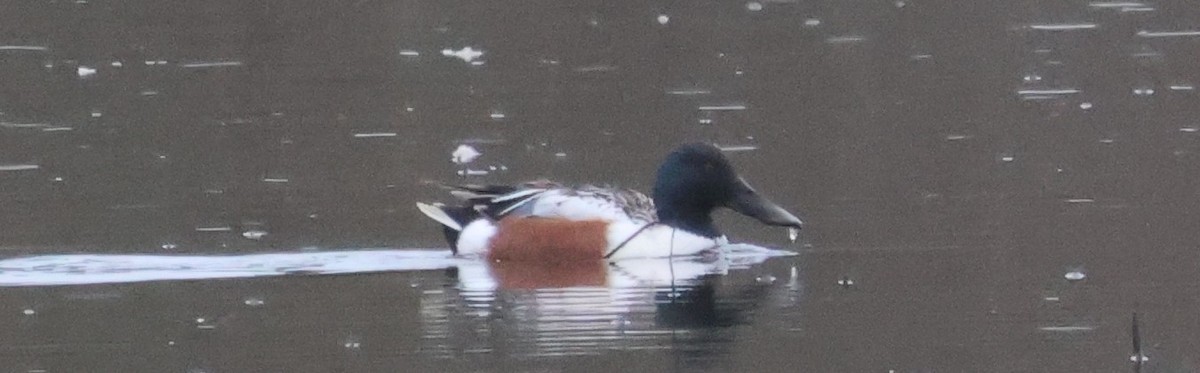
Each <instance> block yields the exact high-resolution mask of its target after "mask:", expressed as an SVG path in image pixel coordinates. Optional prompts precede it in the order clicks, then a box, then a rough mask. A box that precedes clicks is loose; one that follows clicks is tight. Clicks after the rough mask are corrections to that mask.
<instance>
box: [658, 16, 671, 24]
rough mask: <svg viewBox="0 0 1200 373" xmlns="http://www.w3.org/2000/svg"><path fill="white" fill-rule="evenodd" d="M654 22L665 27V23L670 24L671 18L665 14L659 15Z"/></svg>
mask: <svg viewBox="0 0 1200 373" xmlns="http://www.w3.org/2000/svg"><path fill="white" fill-rule="evenodd" d="M655 20H656V21H658V24H660V25H665V24H667V22H671V17H670V16H668V15H666V14H659V15H658V18H655Z"/></svg>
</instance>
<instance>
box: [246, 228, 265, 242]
mask: <svg viewBox="0 0 1200 373" xmlns="http://www.w3.org/2000/svg"><path fill="white" fill-rule="evenodd" d="M266 236H267V231H264V230H261V229H251V230H248V231H245V232H242V237H245V238H247V239H251V240H255V241H257V240H261V239H263V237H266Z"/></svg>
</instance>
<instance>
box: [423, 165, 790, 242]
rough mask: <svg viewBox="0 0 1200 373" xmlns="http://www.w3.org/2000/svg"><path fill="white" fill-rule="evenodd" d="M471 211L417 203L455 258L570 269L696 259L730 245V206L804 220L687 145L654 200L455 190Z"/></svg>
mask: <svg viewBox="0 0 1200 373" xmlns="http://www.w3.org/2000/svg"><path fill="white" fill-rule="evenodd" d="M448 188H450V189H451V194H453V195H455V196H456V197H459V198H460V199H462V200H463V201H464V202H465V203H464V205H462V206H455V207H448V206H443V205H428V204H422V203H418V208H419V209H420V210H421V212H423V213H425V214H426V215H427V216H429V217H430V218H432V219H434V220H436V221H438V222H440V223H442V224H443V225H444V226H445V228H444V230H445V232H446V238H447V241H448V243H449V244H450V246H451V249H452V250H455V251H456V253H458V254H460V255H478V256H483V255H486V256H488V257H489V258H491V259H495V260H537V261H571V260H583V259H600V258H608V259H623V258H647V257H666V256H680V255H697V254H701V253H704V252H705V251H709V250H714V249H715V248H716V247H717V246H719V245H722V244H725V243H727V240H726V239H725V236H724V235H722V234H720V233H719V232H718V231H717V229H716V227H715V226H713V223H712V218H711V216H710V215H711V213H712V211H713V210H714V209H716V208H719V207H729V208H731V209H733V210H735V211H738V212H740V213H742V214H745V215H747V216H750V217H753V218H755V219H758V220H759V221H762V222H763V223H765V224H769V225H778V226H787V227H792V228H797V229H798V228H799V227H800V225H801V223H800V220H799V219H797V218H796V217H795V216H793V215H792V214H791V213H789V212H787V211H786V210H784V209H782V208H780V207H779V206H776V205H775V204H774V203H772V202H771V201H769V200H767V199H766V198H765V197H762V196H761V195H759V194H758V193H757V192H756V191H755V190H754V189H753V188H751V187H750V186H749V185H748V184H747V183H746V182H745V180H743V179H741V178H740V177H738V176H737V174H736V172H734V171H733V168H732V166H731V165H730V164H729V162H728V161H727V160H726V159H725V157H724V156H723V155H722V154H721V153H720V151H719V150H718V149H716V148H715V147H713V146H711V145H708V144H686V145H683V146H681V147H679V148H678V149H676V150H675V151H674V152H672V153H671V154H670V155H668V156H667V159H666V160H665V161H664V162H663V164H662V166H661V167H660V168H659V172H658V177H657V180H656V183H655V187H654V198H653V199H651V198H649V197H647V196H646V195H644V194H642V193H640V192H637V191H633V190H629V189H619V188H602V187H596V186H582V187H576V188H571V187H565V186H562V185H559V184H556V183H552V182H548V181H538V182H530V183H525V184H521V185H518V186H472V185H467V186H450V187H448Z"/></svg>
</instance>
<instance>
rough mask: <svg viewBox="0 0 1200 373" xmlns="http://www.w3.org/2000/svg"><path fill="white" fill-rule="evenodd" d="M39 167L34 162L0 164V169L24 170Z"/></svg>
mask: <svg viewBox="0 0 1200 373" xmlns="http://www.w3.org/2000/svg"><path fill="white" fill-rule="evenodd" d="M39 168H41V166H38V165H36V164H0V171H26V170H36V169H39Z"/></svg>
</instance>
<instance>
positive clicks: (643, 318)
mask: <svg viewBox="0 0 1200 373" xmlns="http://www.w3.org/2000/svg"><path fill="white" fill-rule="evenodd" d="M732 246H734V247H736V249H734V250H731V251H729V252H728V254H729V255H722V256H719V257H716V258H707V259H700V258H694V257H693V258H675V259H669V258H657V259H631V260H622V261H619V262H613V263H607V262H595V263H585V264H579V265H574V264H573V265H568V266H566V267H562V266H558V265H552V266H546V265H537V264H518V263H487V262H472V263H462V264H460V265H458V266H457V269H458V270H457V274H456V286H455V287H454V288H453V289H447V290H437V291H426V292H424V293H423V295H422V297H423V299H422V302H421V304H422V306H421V311H420V312H421V319H422V328H423V337H422V340H423V341H424V343H425V345H424V346H423V347H422V351H424V352H425V353H426V354H428V355H430V356H431V357H440V358H457V357H463V355H470V354H476V353H489V352H494V351H501V350H502V351H503V352H504V353H505V354H507V355H510V356H527V357H548V356H578V355H596V354H601V353H605V352H608V351H612V350H622V351H632V350H662V349H671V348H673V344H674V343H692V345H691V346H692V347H696V346H705V347H704V348H717V347H714V346H719V345H720V344H710V343H708V342H711V341H706V340H699V339H701V338H706V337H701V336H693V332H694V330H693V328H696V327H712V326H715V325H696V324H695V322H696V321H695V320H691V318H694V317H696V315H711V314H720V313H721V312H723V311H717V310H716V309H717V308H720V307H721V306H719V305H718V303H722V300H721V299H718V298H717V297H715V296H714V295H713V293H714V285H713V282H712V281H713V280H714V279H716V278H719V277H721V276H724V275H727V274H729V273H730V272H731V271H735V270H739V269H745V268H749V267H751V266H754V265H757V264H759V263H762V262H764V261H766V260H767V259H769V258H771V257H773V256H777V255H781V254H786V253H784V252H779V251H772V250H766V249H762V248H757V247H753V246H748V245H732ZM796 276H797V275H796V273H795V271H793V278H792V279H790V280H789V281H788V283H789V284H795V283H796V282H797V281H798V280H797V279H796V278H795V277H796ZM793 288H798V287H780V288H779V289H780V290H782V291H791V290H788V289H792V290H794V289H793ZM680 317H683V318H688V320H675V318H680ZM681 326H682V327H681ZM693 339H695V341H692V340H693ZM689 341H690V342H689Z"/></svg>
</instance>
